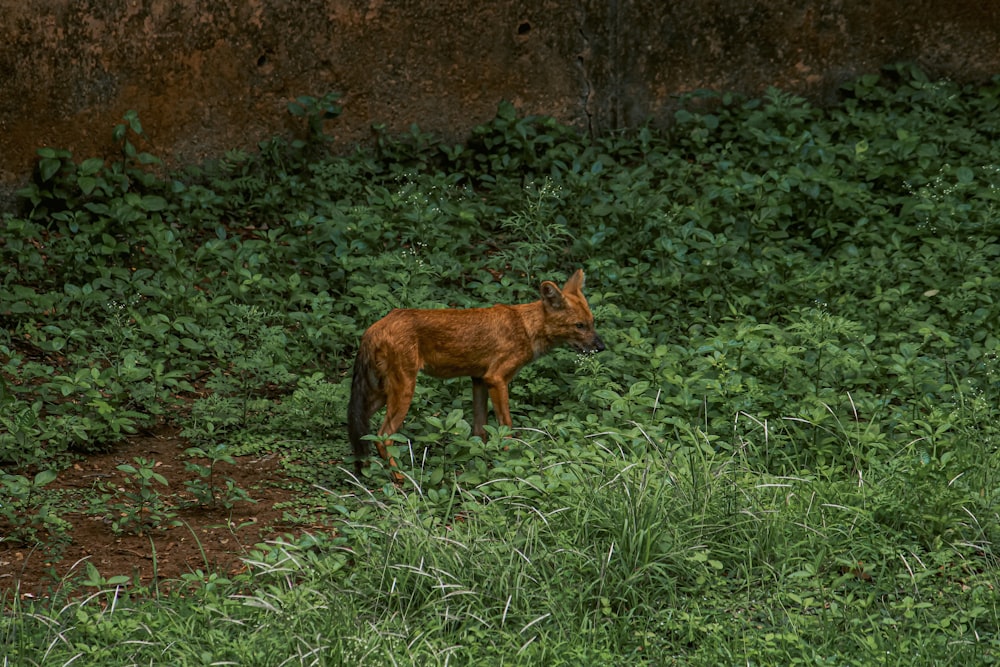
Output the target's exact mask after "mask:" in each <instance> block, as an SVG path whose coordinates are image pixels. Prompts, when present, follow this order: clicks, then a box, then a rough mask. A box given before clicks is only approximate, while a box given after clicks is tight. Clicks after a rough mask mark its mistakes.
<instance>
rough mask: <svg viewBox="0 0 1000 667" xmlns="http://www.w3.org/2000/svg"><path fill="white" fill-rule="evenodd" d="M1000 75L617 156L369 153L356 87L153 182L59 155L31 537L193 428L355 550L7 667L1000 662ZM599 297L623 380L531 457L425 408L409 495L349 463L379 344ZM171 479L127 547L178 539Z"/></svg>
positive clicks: (5, 505)
mask: <svg viewBox="0 0 1000 667" xmlns="http://www.w3.org/2000/svg"><path fill="white" fill-rule="evenodd" d="M998 85H1000V82H998V81H994V82H992V83H991V84H989V85H985V86H980V87H973V86H964V87H963V86H958V85H956V84H953V83H950V82H941V81H932V80H929V79H927V78H926V77H925V76H924V75H923V74H922V73H921V72H919V71H918V70H914V69H912V68H908V67H896V68H888V69H886V70H885V71H883V73H882V74H881V75H871V76H866V77H863V78H862V79H860V80H858V81H856V82H854V83H852V84H850V85H848V86H846V87H845V88H844V89H843V90H842V95H841V100H840V102H838V103H837V104H834V105H832V106H830V107H827V108H817V107H814V106H812V105H810V104H809V103H807V102H806V101H804V100H802V99H799V98H796V97H794V96H792V95H789V94H787V93H784V92H782V91H778V90H772V91H769V92H768V93H767V94H766V95H765V96H763V97H761V98H759V99H744V98H740V97H738V96H735V95H731V94H705V95H700V96H699V97H698V98H697V99H690V100H686V101H685V104H683V105H682V107H681V110H680V111H678V112H677V115H676V123H675V124H674V126H673V128H672V130H671V131H670V132H668V133H661V132H657V131H654V130H652V129H649V128H639V129H636V130H634V131H629V132H623V133H617V134H614V135H609V136H604V137H599V138H595V139H587V138H583V137H580V136H578V135H577V133H576V132H574V131H573V130H572V129H571V128H567V127H564V126H561V125H559V124H558V123H556V122H555V121H554V120H553V119H551V118H546V117H537V116H529V117H523V116H520V115H518V114H517V113H516V111H515V110H514V108H513V107H512V106H511V105H509V104H506V103H505V104H502V105H501V106H500V108H499V109H498V113H497V116H496V118H494V119H493V120H492V121H490V122H489V123H486V124H484V125H483V126H481V127H478V128H476V129H475V130H474V131H473V132H472V134H471V136H470V137H469V139H468V140H467V141H466V142H465V143H463V144H459V145H451V144H447V143H445V142H442V141H441V140H439V139H437V138H436V137H434V136H432V135H429V134H426V133H424V132H422V131H421V130H419V128H417V127H414V128H413V129H412V130H411V132H410V133H409V134H407V135H405V136H391V135H389V134H388V133H386V132H385V131H384V129H381V128H376V136H377V140H376V142H375V144H374V145H373V146H372V147H371V148H369V149H359V150H357V151H356V152H355V153H353V154H350V155H341V156H334V155H330V154H329V152H328V147H327V144H328V141H327V137H326V135H325V129H324V128H325V123H326V122H328V121H330V120H331V119H334V118H335V117H336V116H337V115H338V114H339V113H340V112H341V109H340V107H339V106H338V105H337V104H336V100H337V96H336V95H335V94H331V95H327V96H325V97H321V98H311V97H302V98H299V99H298V100H296V102H295V103H294V104H293V105H292V107H291V108H290V110H291V111H292V112H293V114H295V115H296V116H298V117H301V118H303V120H304V123H305V134H304V137H305V138H304V139H299V140H294V141H292V140H285V139H282V138H275V139H272V140H268V141H266V142H263V143H262V144H261V145H260V146H259V150H257V151H255V152H252V153H251V152H240V151H232V152H230V153H229V154H227V155H225V156H224V157H223V158H221V159H219V160H217V161H215V162H212V163H207V164H204V165H200V166H198V167H191V168H188V169H186V170H184V171H180V172H170V171H168V170H166V169H165V168H164V167H163V165H162V164H160V162H159V160H158V159H157V158H156V157H155V156H152V155H150V154H148V153H146V152H144V146H145V144H146V139H145V135H144V133H143V128H142V125H141V123H140V121H139V119H138V117H137V116H136V115H135V114H134V113H131V112H130V113H129V114H127V115H126V116H125V118H124V119H123V122H122V123H121V124H120V125H119V126H117V127H116V128H114V130H113V133H112V140H113V141H114V144H115V146H116V148H117V151H116V158H115V159H113V160H104V159H99V158H86V159H78V158H77V156H73V155H72V154H71V153H69V152H68V151H62V150H57V149H51V148H46V149H41V150H40V151H39V163H38V168H37V171H36V173H35V176H34V180H33V182H32V183H31V184H30V185H29V186H28V187H26V188H25V189H24V190H23V191H22V192H21V209H20V210H19V211H17V212H11V213H9V214H7V215H6V216H5V217H4V226H3V231H2V232H0V238H2V243H0V262H2V264H3V266H5V267H7V269H8V270H7V271H6V272H4V273H3V275H2V277H0V279H2V281H3V282H2V287H0V324H2V325H3V326H2V328H0V363H2V367H0V403H2V406H0V424H2V425H3V430H0V473H2V474H0V521H3V522H4V525H5V526H7V527H8V529H9V530H8V532H7V533H6V534H5V535H4V536H3V538H2V540H3V541H16V542H17V543H18V544H22V545H25V546H30V547H42V548H44V549H45V550H46V552H47V553H50V554H52V555H58V551H59V549H60V545H61V544H65V543H66V541H67V540H70V539H72V526H69V525H67V524H66V522H65V521H62V520H60V519H59V518H58V515H59V511H58V508H59V502H60V500H59V496H58V495H57V494H54V493H52V492H50V488H51V484H52V482H53V481H54V480H55V479H57V478H58V474H59V471H60V470H61V469H63V468H64V467H65V466H66V465H68V464H70V463H71V461H72V460H73V458H74V457H78V456H85V455H87V454H88V453H91V452H95V451H98V450H102V449H106V448H109V447H112V446H113V445H114V444H115V442H117V441H119V440H121V439H123V438H126V437H128V436H129V435H130V434H132V433H135V432H137V431H138V430H140V429H143V428H147V427H149V426H150V425H152V424H155V423H157V422H161V421H170V422H172V423H174V424H176V425H177V426H179V427H180V428H181V429H182V430H183V434H184V436H185V437H186V438H187V439H188V440H189V441H190V446H191V447H192V451H193V452H200V453H202V454H205V455H206V456H210V458H211V460H212V461H215V460H232V459H231V457H232V456H237V455H241V454H249V453H263V452H278V453H280V454H282V456H283V457H284V458H285V460H286V466H287V468H288V469H289V470H290V471H291V472H292V473H293V474H295V475H297V476H299V477H300V478H302V480H303V482H304V488H305V487H308V488H309V489H311V490H310V491H308V492H307V493H309V494H311V498H310V500H311V502H312V505H311V506H313V507H323V508H325V510H324V514H323V519H322V520H323V522H325V525H326V527H327V529H326V530H324V531H322V532H315V533H314V534H312V535H308V536H306V537H303V538H299V539H290V538H288V539H284V538H283V539H276V540H274V541H272V542H270V543H269V544H266V545H259V546H258V547H257V548H255V550H254V551H253V552H251V553H248V554H247V563H248V567H249V571H248V573H247V574H244V575H239V576H238V577H236V578H235V579H234V580H232V581H230V580H228V579H224V578H221V577H218V576H216V575H204V573H198V574H197V575H195V574H192V582H198V583H197V584H195V583H192V586H190V587H186V588H181V589H173V590H172V591H171V592H165V591H164V592H160V591H148V590H142V589H137V588H136V587H134V586H133V585H131V584H130V582H129V579H128V577H123V576H121V575H122V574H123V573H100V572H97V571H96V570H94V571H92V572H88V575H87V579H86V581H84V582H82V583H81V584H79V585H80V586H82V587H83V588H84V589H85V590H89V591H92V593H91V594H90V595H89V596H88V597H84V598H72V599H67V598H60V596H58V595H54V596H53V598H52V600H51V601H44V600H39V601H32V600H27V599H22V598H21V597H20V596H19V595H18V591H17V589H16V587H15V588H11V589H7V592H6V593H5V594H4V597H3V601H4V604H5V606H6V607H7V608H8V613H7V614H5V616H4V621H3V624H2V626H0V642H2V643H3V646H4V654H5V656H6V660H7V662H8V663H9V664H26V665H30V664H46V665H49V664H70V663H75V664H150V663H169V664H176V665H188V664H223V663H225V664H248V665H258V664H259V665H265V664H266V665H272V664H330V665H334V664H365V665H381V664H386V665H388V664H449V665H461V664H505V665H509V664H526V665H528V664H530V665H537V664H657V665H659V664H705V665H709V664H711V665H717V664H735V663H740V664H817V663H819V664H854V665H867V664H907V665H910V664H942V663H956V662H967V663H975V664H992V663H993V662H996V661H997V655H998V654H997V651H998V644H1000V624H998V620H1000V619H998V612H997V610H998V608H1000V606H998V600H997V592H996V590H995V589H996V580H997V574H998V571H1000V567H998V561H997V556H996V554H995V552H994V551H993V545H994V544H995V543H996V541H997V539H998V537H1000V534H998V528H1000V521H998V516H1000V515H998V512H997V492H996V489H997V488H998V479H1000V475H998V470H1000V458H998V447H997V445H998V427H997V423H998V421H1000V420H998V407H997V405H998V397H1000V392H998V390H1000V380H998V373H1000V361H998V347H1000V345H998V339H997V333H996V332H997V330H998V328H1000V326H998V324H1000V322H998V318H1000V307H998V305H997V297H996V295H997V294H998V293H1000V292H998V287H1000V284H998V281H1000V278H997V276H996V275H995V271H994V267H995V266H996V265H997V262H998V259H1000V242H998V241H997V239H998V238H1000V223H998V221H997V217H996V207H997V202H998V200H1000V195H998V192H997V189H996V186H995V181H996V177H997V167H996V165H997V164H998V163H1000V154H998V149H997V139H998V133H1000V129H998V128H1000V88H998ZM577 267H583V268H584V270H585V271H586V275H587V287H586V291H587V294H588V297H589V299H590V303H591V306H592V308H593V310H594V313H595V316H596V319H597V326H598V331H599V332H600V334H601V336H602V338H603V339H604V340H605V342H606V344H607V346H608V350H607V351H605V352H603V353H601V354H600V355H596V356H592V357H574V355H572V354H571V353H569V352H566V351H559V352H555V353H553V354H551V355H549V356H548V357H546V358H544V359H541V360H539V361H537V362H536V363H535V364H533V365H531V366H529V367H527V368H525V369H524V370H523V371H522V373H521V374H520V376H519V377H518V378H517V379H516V380H515V382H514V384H513V385H512V387H511V404H512V406H513V407H514V412H515V417H514V421H515V426H518V427H520V428H515V429H514V430H513V431H510V430H508V429H497V428H493V427H489V437H488V438H487V439H486V440H485V441H484V440H481V439H479V438H475V437H473V436H472V435H471V429H470V426H469V423H468V417H469V414H470V412H469V406H470V392H469V387H468V381H449V382H441V381H433V380H429V379H426V378H425V379H423V380H422V381H421V382H420V383H419V385H418V389H417V397H416V398H417V400H415V401H414V407H413V409H412V410H411V413H410V415H409V418H408V420H407V422H406V424H405V425H404V431H403V434H401V435H400V436H399V437H398V438H396V440H397V442H396V447H397V450H398V452H399V456H398V459H399V460H400V461H401V462H402V463H403V468H404V471H405V472H406V474H407V476H408V477H409V481H408V482H407V484H406V485H405V486H404V487H403V488H402V489H398V488H395V487H393V486H392V485H391V484H389V479H388V477H387V475H386V474H385V473H384V471H382V470H381V469H379V468H378V466H377V464H376V465H375V466H373V468H372V470H371V471H370V472H369V473H368V476H366V477H364V478H362V479H354V478H353V476H352V475H351V474H350V473H348V472H347V471H348V470H350V469H351V468H350V466H348V465H337V464H336V462H338V461H342V462H344V463H347V462H348V460H347V457H348V449H349V448H348V447H347V444H346V442H345V440H346V434H345V429H344V411H345V406H346V401H347V396H348V393H349V369H350V363H351V359H352V354H353V352H354V349H355V347H356V344H357V341H358V339H359V337H360V335H361V333H362V332H363V331H364V329H365V328H366V327H367V326H368V325H369V324H371V323H372V322H374V321H375V320H376V319H378V318H379V317H381V316H382V315H384V314H385V313H386V312H387V311H388V310H389V309H391V308H394V307H400V306H419V307H454V306H459V307H464V306H473V305H488V304H492V303H510V302H518V301H528V300H534V299H535V298H536V295H537V289H538V283H539V282H540V281H541V280H544V279H555V280H562V279H564V278H565V276H567V275H568V274H569V273H570V272H571V271H572V270H573V269H575V268H577ZM152 465H153V464H152V462H150V461H146V460H142V461H136V462H135V465H132V464H127V467H128V468H129V470H127V471H126V472H129V474H131V475H132V477H133V478H134V480H135V484H133V485H132V486H131V487H128V488H127V489H126V490H125V492H122V493H119V494H118V495H117V496H114V497H111V496H110V495H109V496H108V497H106V498H104V499H103V502H104V504H105V505H107V506H111V507H113V508H114V509H115V516H117V517H119V519H118V520H117V521H118V523H117V524H116V529H119V530H129V531H133V530H134V531H155V530H160V529H161V525H164V524H166V523H169V522H170V521H171V520H172V517H171V516H170V515H169V512H167V511H166V510H164V509H163V506H162V505H161V504H160V502H159V496H160V495H162V494H164V493H167V491H166V489H168V488H169V486H168V484H169V480H167V479H165V478H164V479H163V480H162V481H161V480H160V479H159V477H156V476H154V475H153V474H152V473H151V474H148V475H147V474H145V473H144V472H143V471H146V470H149V471H152V469H153V468H152ZM199 465H200V464H199ZM198 471H199V478H198V479H197V480H196V481H195V482H193V483H192V484H193V485H194V486H192V489H191V490H192V493H193V494H194V496H195V497H196V498H198V499H200V502H204V503H206V504H212V505H216V504H219V505H222V506H229V504H231V503H234V502H242V501H243V500H245V499H246V496H245V494H244V493H242V490H240V489H238V488H234V487H233V485H232V484H231V480H230V484H229V485H226V480H224V479H218V478H216V477H215V476H214V475H213V471H212V468H211V466H200V467H198ZM157 475H158V473H157ZM160 477H162V475H161V476H160ZM373 489H374V490H373ZM54 585H55V586H56V587H57V588H58V582H54Z"/></svg>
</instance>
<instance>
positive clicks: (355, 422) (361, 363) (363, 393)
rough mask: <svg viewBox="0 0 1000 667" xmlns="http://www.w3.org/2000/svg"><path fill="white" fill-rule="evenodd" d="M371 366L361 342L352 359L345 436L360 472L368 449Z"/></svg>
mask: <svg viewBox="0 0 1000 667" xmlns="http://www.w3.org/2000/svg"><path fill="white" fill-rule="evenodd" d="M372 380H373V377H372V368H371V357H370V355H369V353H368V348H367V346H366V345H365V344H364V341H362V343H361V347H359V348H358V356H357V357H355V359H354V377H353V378H352V379H351V401H350V403H348V404H347V438H348V440H350V441H351V447H352V448H353V449H354V469H355V470H356V471H357V473H358V474H359V475H360V474H361V468H362V467H363V465H362V464H363V463H364V460H365V458H366V457H367V456H368V453H369V451H370V449H369V447H368V441H366V440H364V437H365V436H366V435H368V429H369V427H370V424H369V420H370V419H371V413H372V410H371V409H370V406H371V400H372V390H373V389H374V387H373V386H372Z"/></svg>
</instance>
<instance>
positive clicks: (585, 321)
mask: <svg viewBox="0 0 1000 667" xmlns="http://www.w3.org/2000/svg"><path fill="white" fill-rule="evenodd" d="M541 292H542V306H543V307H544V309H545V325H544V327H545V333H546V335H547V336H548V338H549V340H551V341H552V342H553V343H554V344H566V345H569V346H570V347H571V348H573V349H574V350H576V351H577V352H600V351H601V350H603V349H604V341H602V340H601V337H600V336H598V335H597V331H595V330H594V315H593V314H592V313H591V312H590V306H589V305H588V304H587V299H586V297H584V296H583V270H582V269H577V271H576V273H574V274H573V275H572V276H570V279H569V280H567V281H566V284H565V285H563V287H562V289H559V286H558V285H556V284H555V283H554V282H552V281H550V280H546V281H545V282H543V283H542V288H541Z"/></svg>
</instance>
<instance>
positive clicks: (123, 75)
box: [0, 0, 1000, 192]
mask: <svg viewBox="0 0 1000 667" xmlns="http://www.w3.org/2000/svg"><path fill="white" fill-rule="evenodd" d="M902 60H907V61H913V62H916V63H917V64H918V65H920V66H921V67H923V68H924V69H925V70H926V71H928V72H929V73H930V74H932V75H935V76H948V77H952V78H956V79H963V80H982V79H987V78H989V77H990V76H992V75H993V74H994V73H1000V4H997V3H993V2H982V1H981V0H908V1H907V2H901V1H900V0H815V1H810V0H501V1H499V2H490V3H486V2H469V1H464V2H463V1H451V2H446V1H445V0H439V1H438V2H430V1H426V0H425V1H423V2H421V1H419V0H392V1H387V0H242V1H240V2H220V3H215V2H203V1H199V0H0V156H2V157H0V189H6V190H7V191H8V192H9V190H10V188H11V187H14V186H15V185H16V184H18V183H20V182H22V181H23V179H24V178H25V177H26V176H27V175H28V174H29V173H30V171H31V168H32V165H33V163H34V158H35V150H36V149H37V148H38V147H40V146H53V147H58V148H68V149H70V150H72V151H73V152H74V154H75V155H77V156H91V155H102V154H104V153H106V152H108V151H109V150H110V147H111V145H110V134H111V129H112V127H113V126H114V125H115V124H116V123H117V122H119V121H120V119H121V117H122V115H123V114H124V112H125V111H126V110H128V109H135V110H137V111H138V113H139V117H140V118H141V119H142V121H143V125H144V127H145V129H146V133H147V135H148V136H149V138H150V140H151V142H152V145H151V146H149V147H148V150H149V151H150V152H153V153H155V154H157V155H160V156H161V157H165V158H167V159H168V160H170V161H171V162H173V163H184V162H197V161H200V160H202V159H204V158H206V157H210V156H214V155H219V154H221V153H222V152H224V151H225V150H227V149H230V148H253V147H254V146H255V145H256V142H257V141H259V140H261V139H264V138H267V137H269V136H272V135H273V134H275V133H285V132H290V131H292V128H293V127H294V125H293V123H292V119H291V117H290V116H289V115H288V113H287V112H286V104H287V103H288V101H290V100H291V99H293V98H294V97H296V96H298V95H303V94H310V95H315V96H321V95H323V94H325V93H327V92H330V91H339V92H341V93H342V94H343V99H342V103H343V105H344V113H343V115H342V116H341V118H340V119H338V120H337V121H336V122H335V123H334V124H333V125H332V128H331V129H332V130H333V133H334V134H335V135H336V136H337V138H338V142H339V144H340V146H341V147H347V146H350V145H352V144H354V143H356V142H359V141H365V140H366V139H367V138H368V137H370V135H371V130H370V128H371V124H372V123H375V122H378V123H384V124H385V125H387V126H388V127H389V128H390V130H393V131H403V130H405V129H406V128H407V127H408V126H409V125H410V124H411V123H418V124H419V125H420V126H421V127H422V128H424V129H426V130H432V131H434V132H437V133H440V134H443V135H445V136H448V137H450V138H455V139H460V138H461V137H463V136H465V134H466V133H467V131H468V130H469V128H471V127H472V126H474V125H476V124H478V123H481V122H483V121H485V120H488V119H489V118H491V117H492V116H493V114H494V112H495V111H496V107H497V103H498V102H499V101H500V100H502V99H509V100H511V101H513V102H514V103H515V105H516V106H517V107H518V108H519V110H521V111H522V112H524V113H541V114H550V115H553V116H556V117H557V118H559V119H560V120H563V121H565V122H568V123H572V124H574V125H577V126H579V127H581V128H584V129H590V130H592V131H601V130H606V129H609V128H618V127H623V126H630V125H634V124H637V123H641V122H644V121H646V120H647V119H652V120H653V122H655V123H664V122H668V121H669V118H670V114H671V111H672V105H673V104H674V100H675V96H676V95H677V94H679V93H684V92H687V91H691V90H694V89H698V88H711V89H717V90H718V89H728V90H738V91H741V92H746V93H751V94H753V93H758V92H761V91H762V90H764V89H766V88H767V87H768V86H771V85H774V86H779V87H782V88H784V89H786V90H790V91H793V92H797V93H799V94H802V95H805V96H807V97H810V98H812V99H814V100H817V101H819V102H822V101H824V100H829V99H831V97H832V96H833V95H835V91H836V89H837V86H838V85H839V84H840V83H842V82H843V81H844V80H846V79H850V78H853V77H855V76H857V75H860V74H862V73H866V72H874V71H877V70H878V68H879V67H880V66H881V65H883V64H886V63H892V62H897V61H902Z"/></svg>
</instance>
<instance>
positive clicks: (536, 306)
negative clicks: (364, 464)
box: [348, 270, 604, 482]
mask: <svg viewBox="0 0 1000 667" xmlns="http://www.w3.org/2000/svg"><path fill="white" fill-rule="evenodd" d="M541 297H542V298H541V299H540V300H538V301H535V302H533V303H525V304H519V305H515V306H504V305H496V306H491V307H489V308H469V309H464V310H459V309H438V310H415V309H396V310H393V311H392V312H390V313H389V314H388V315H386V316H385V317H384V318H382V319H381V320H379V321H378V322H376V323H375V324H373V325H372V326H371V327H369V329H368V330H367V331H366V332H365V334H364V336H362V338H361V345H360V347H359V349H358V356H357V358H356V359H355V361H354V378H353V381H352V385H351V402H350V406H349V408H348V433H349V435H350V440H351V444H352V445H353V447H354V453H355V457H356V465H357V467H358V470H359V471H360V468H361V461H362V458H363V457H364V456H366V455H367V447H366V446H365V444H364V440H363V438H364V436H365V434H366V432H367V431H368V422H369V420H370V419H371V416H372V414H374V413H375V411H376V410H378V409H379V408H381V407H382V406H386V415H385V419H384V420H383V422H382V426H381V428H379V431H378V434H379V435H380V436H387V435H391V434H393V433H395V432H396V431H398V430H399V428H400V426H402V424H403V419H404V418H405V417H406V413H407V411H408V410H409V408H410V401H411V400H412V399H413V391H414V388H415V387H416V384H417V373H418V372H419V371H423V372H425V373H427V374H428V375H433V376H435V377H442V378H452V377H460V376H469V377H471V378H472V402H473V426H472V432H473V433H474V434H475V435H478V436H480V437H483V436H484V435H485V434H486V431H485V429H484V428H483V427H484V426H485V424H486V398H487V396H489V399H490V401H491V402H492V403H493V412H494V413H495V414H496V417H497V421H498V422H499V423H500V424H502V425H505V426H511V425H512V424H511V419H510V406H509V404H508V397H507V386H508V385H509V384H510V381H511V380H513V379H514V376H515V375H516V374H517V372H518V371H519V370H520V369H521V368H522V367H523V366H524V365H525V364H527V363H528V362H530V361H532V360H534V359H537V358H538V357H540V356H542V355H543V354H545V353H546V352H548V351H549V350H551V349H552V348H554V347H557V346H559V345H569V346H570V347H572V348H574V349H576V350H577V351H579V352H598V351H600V350H603V349H604V342H603V341H602V340H601V338H600V336H598V335H597V332H596V331H595V330H594V316H593V315H592V314H591V312H590V306H589V305H588V304H587V299H586V298H585V297H584V296H583V271H579V270H578V271H577V272H576V273H574V274H573V276H572V277H570V279H569V280H567V281H566V284H565V285H564V286H563V288H562V289H561V290H560V289H559V286H558V285H556V284H555V283H553V282H551V281H545V282H543V283H542V286H541ZM376 447H377V448H378V452H379V455H380V456H381V457H382V458H383V459H385V460H386V461H387V462H388V463H389V466H390V467H391V468H392V469H393V477H394V479H395V480H396V481H397V482H400V481H402V475H401V474H400V473H399V472H398V471H397V470H396V462H395V461H394V460H393V459H392V457H390V456H389V455H388V452H387V450H386V448H385V443H384V442H381V441H376Z"/></svg>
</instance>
